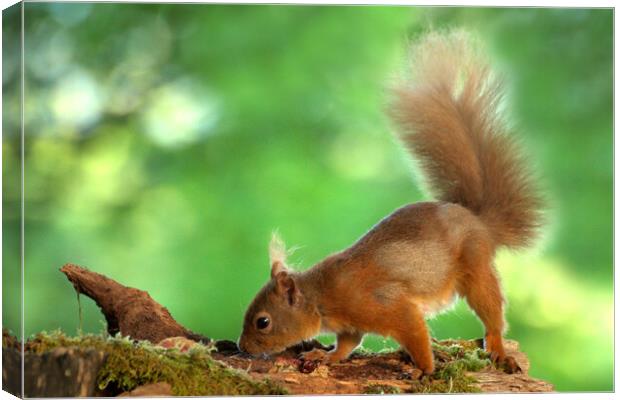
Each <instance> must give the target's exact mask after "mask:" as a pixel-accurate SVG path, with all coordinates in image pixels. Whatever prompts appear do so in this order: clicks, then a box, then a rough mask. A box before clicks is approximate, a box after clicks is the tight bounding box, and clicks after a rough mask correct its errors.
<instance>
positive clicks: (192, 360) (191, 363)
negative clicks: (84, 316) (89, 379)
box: [27, 332, 286, 396]
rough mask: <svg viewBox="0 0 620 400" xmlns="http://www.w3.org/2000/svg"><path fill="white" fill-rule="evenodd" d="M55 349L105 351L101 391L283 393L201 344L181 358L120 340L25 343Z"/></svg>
mask: <svg viewBox="0 0 620 400" xmlns="http://www.w3.org/2000/svg"><path fill="white" fill-rule="evenodd" d="M55 347H79V348H96V349H100V350H103V351H105V353H106V354H107V355H108V356H107V359H106V362H105V365H104V366H103V367H102V368H101V370H100V371H99V375H98V377H97V383H98V385H99V388H100V389H101V390H105V389H106V388H115V389H117V390H121V391H129V390H132V389H134V388H136V387H138V386H140V385H144V384H147V383H155V382H168V383H169V384H170V385H171V386H172V391H173V394H175V395H177V396H209V395H220V396H228V395H253V394H262V395H274V394H286V392H285V390H284V389H283V388H281V387H279V386H278V385H276V384H274V383H272V382H270V381H267V380H264V381H255V380H253V379H251V378H250V377H249V376H248V375H246V374H245V373H243V372H241V371H238V370H234V369H231V368H229V367H227V366H225V365H224V364H222V363H220V362H218V361H216V360H214V359H213V358H212V357H211V356H210V352H211V351H212V349H211V348H209V347H206V346H203V345H196V346H193V347H192V348H191V349H190V350H189V351H187V352H184V353H182V352H180V351H179V350H177V349H174V348H173V349H164V348H162V347H157V346H154V345H152V344H151V343H149V342H135V341H133V340H130V339H128V338H122V337H120V336H117V337H104V336H101V335H83V336H79V337H67V336H65V335H64V334H62V333H61V332H53V333H51V334H47V333H40V334H38V335H36V336H35V337H34V338H33V339H31V340H29V341H28V344H27V350H29V351H32V352H35V353H42V352H45V351H47V350H50V349H53V348H55Z"/></svg>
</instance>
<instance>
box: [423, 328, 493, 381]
mask: <svg viewBox="0 0 620 400" xmlns="http://www.w3.org/2000/svg"><path fill="white" fill-rule="evenodd" d="M433 351H434V352H435V353H436V354H441V356H442V358H443V360H442V361H440V362H438V363H437V368H436V371H435V373H434V374H433V376H432V377H424V378H422V379H421V380H420V381H418V382H414V383H413V384H412V391H413V392H415V393H476V392H480V389H479V388H478V387H477V386H475V383H476V380H475V379H474V378H472V377H471V376H467V374H466V372H469V371H472V372H473V371H479V370H481V369H483V368H484V367H486V366H488V365H490V364H491V362H490V360H489V356H488V354H487V353H486V352H485V351H484V350H482V349H480V348H479V347H478V346H477V345H476V343H475V342H473V341H466V340H463V341H457V340H447V341H443V342H441V343H433ZM436 358H437V357H436Z"/></svg>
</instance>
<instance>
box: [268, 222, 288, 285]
mask: <svg viewBox="0 0 620 400" xmlns="http://www.w3.org/2000/svg"><path fill="white" fill-rule="evenodd" d="M286 255H287V253H286V246H285V245H284V241H283V240H282V238H280V235H278V232H273V233H272V234H271V242H270V243H269V263H270V265H271V277H275V276H276V275H277V274H278V273H280V272H282V271H286Z"/></svg>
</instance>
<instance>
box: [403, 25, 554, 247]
mask: <svg viewBox="0 0 620 400" xmlns="http://www.w3.org/2000/svg"><path fill="white" fill-rule="evenodd" d="M412 63H413V70H412V74H411V79H409V80H407V81H405V82H403V83H401V84H400V85H399V86H397V87H396V88H395V89H394V95H395V96H394V101H393V103H392V107H391V114H392V117H393V118H394V120H395V121H396V122H397V124H398V125H399V127H400V135H399V136H400V138H401V139H402V141H403V142H404V144H405V145H406V147H407V149H408V150H409V151H410V152H411V153H412V155H413V157H414V159H416V160H417V161H418V162H419V166H420V168H421V170H422V172H423V174H424V176H425V178H426V181H427V184H428V186H429V188H430V190H431V192H432V194H433V195H434V196H435V198H436V199H438V200H441V201H445V202H450V203H457V204H460V205H462V206H463V207H465V208H467V209H469V210H470V211H471V212H473V213H474V214H475V215H477V216H478V217H479V218H480V219H481V220H482V221H483V223H484V224H485V225H486V227H487V229H488V230H489V232H490V233H491V236H492V239H493V242H494V245H495V246H496V247H497V246H507V247H513V248H519V247H525V246H527V245H529V244H531V242H532V241H533V239H535V237H536V234H537V231H538V227H539V226H540V223H541V218H542V212H541V205H542V201H541V197H540V195H539V193H538V192H537V191H536V189H535V187H534V184H533V179H532V177H531V175H530V173H529V172H528V169H527V167H526V165H525V162H524V160H523V157H522V155H521V153H520V151H519V149H518V147H517V145H516V143H515V141H514V138H513V137H512V136H510V132H509V129H508V126H507V124H506V122H505V121H504V119H503V117H502V115H501V114H500V110H499V108H500V103H501V100H502V96H503V86H502V81H501V79H499V78H498V77H497V76H496V75H494V74H493V73H492V72H491V69H490V67H489V65H488V63H487V62H486V61H485V58H484V57H483V56H482V54H481V53H480V51H479V48H478V44H477V43H476V42H475V41H474V40H473V39H472V38H471V37H470V36H469V35H467V34H466V33H464V32H461V31H453V32H448V33H431V34H428V35H426V36H425V38H424V39H423V40H422V41H421V42H419V43H418V44H417V45H416V46H415V47H414V49H413V51H412Z"/></svg>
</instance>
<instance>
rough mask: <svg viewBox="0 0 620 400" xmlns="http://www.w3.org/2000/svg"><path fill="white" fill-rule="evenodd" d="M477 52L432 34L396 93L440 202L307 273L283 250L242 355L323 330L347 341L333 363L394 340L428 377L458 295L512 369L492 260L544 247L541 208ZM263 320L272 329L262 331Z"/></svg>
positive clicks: (254, 310)
mask: <svg viewBox="0 0 620 400" xmlns="http://www.w3.org/2000/svg"><path fill="white" fill-rule="evenodd" d="M469 43H470V42H469V41H468V40H467V39H466V37H465V36H464V35H463V34H462V33H449V34H444V35H439V34H430V35H428V36H427V37H426V38H425V39H423V40H422V41H421V42H420V43H419V44H418V45H417V46H416V47H415V50H414V56H415V59H414V62H415V63H416V69H415V75H414V80H413V82H412V83H409V84H406V85H401V86H400V87H399V88H398V89H397V90H396V94H397V100H396V102H395V104H394V108H393V115H394V116H395V118H396V119H397V121H398V122H399V123H400V125H401V126H402V128H403V129H402V131H403V133H402V136H401V137H402V139H403V141H404V142H405V144H406V145H407V146H408V148H409V149H410V150H411V152H412V154H413V155H414V157H415V158H416V159H418V160H419V161H420V162H421V166H422V169H423V171H424V172H425V173H426V176H427V178H428V180H429V183H430V186H431V189H432V190H433V192H434V193H435V194H436V196H437V197H438V201H436V202H423V203H416V204H411V205H407V206H404V207H402V208H400V209H398V210H396V211H395V212H393V213H392V214H391V215H389V216H387V217H386V218H384V219H383V220H382V221H380V222H379V223H378V224H377V225H376V226H375V227H373V228H372V229H371V230H370V231H369V232H367V233H366V234H365V235H364V236H363V237H362V238H360V239H359V240H358V241H357V242H356V243H354V244H353V245H352V246H351V247H349V248H347V249H345V250H343V251H341V252H339V253H336V254H334V255H332V256H329V257H327V258H326V259H324V260H323V261H321V262H320V263H318V264H317V265H315V266H314V267H313V268H311V269H309V270H307V271H305V272H301V273H295V272H291V271H289V270H287V269H286V267H285V259H284V256H283V255H285V254H286V250H285V248H284V245H283V243H281V242H280V241H276V244H277V246H272V279H271V280H270V282H269V283H268V284H267V285H266V286H265V287H264V288H263V289H262V290H261V292H260V293H259V294H258V295H257V297H256V298H255V299H254V301H253V302H252V304H251V305H250V307H249V308H248V311H247V312H246V316H245V322H244V327H243V333H242V335H241V338H240V342H239V345H240V347H241V348H242V349H244V350H247V351H248V352H251V353H269V352H273V351H276V350H279V349H282V348H283V347H285V346H288V345H291V344H293V343H294V342H295V341H299V340H301V339H306V338H308V337H310V336H314V335H316V334H318V333H319V331H320V330H324V331H330V332H334V333H336V334H337V335H338V344H337V347H336V349H335V350H334V351H333V352H332V353H331V354H329V355H328V360H329V361H331V362H334V361H338V360H340V359H342V358H344V357H347V356H348V354H349V353H350V352H351V351H352V350H353V349H354V348H355V347H356V346H357V345H358V344H359V343H360V340H361V338H362V336H363V334H365V333H368V332H373V333H378V334H380V335H384V336H391V337H393V338H394V339H396V340H397V341H398V342H399V343H400V344H401V345H402V346H403V347H404V348H405V349H406V350H407V352H408V353H409V354H410V355H411V357H412V358H413V360H414V361H415V363H416V364H417V365H418V367H419V368H421V369H422V370H423V371H424V372H425V373H427V374H430V373H432V371H433V369H434V367H433V358H432V351H431V345H430V336H429V334H428V330H427V328H426V324H425V322H424V318H425V317H426V316H429V315H432V314H433V313H435V312H438V311H441V310H442V309H444V308H446V307H448V306H449V305H450V304H451V303H452V300H453V299H454V298H455V296H456V295H460V296H462V297H464V298H465V299H466V300H467V303H468V304H469V305H470V307H471V308H472V309H473V310H474V311H475V312H476V314H477V315H478V317H479V318H480V320H481V321H482V323H483V324H484V326H485V329H486V334H485V346H486V349H487V350H488V351H489V352H490V353H491V354H492V358H493V359H494V360H499V361H502V360H504V359H506V353H505V351H504V348H503V344H502V333H503V331H504V329H505V323H504V316H503V306H504V299H503V296H502V292H501V288H500V285H499V281H498V278H497V274H496V272H495V268H494V266H493V259H494V255H495V251H496V249H497V247H499V246H508V247H522V246H524V245H526V244H528V243H530V242H531V241H532V240H533V239H534V237H535V233H536V228H537V227H538V226H539V224H540V205H541V201H540V197H539V196H538V194H537V193H536V191H535V190H534V189H533V187H532V184H531V179H530V178H529V175H528V174H527V173H526V172H525V170H524V169H523V164H522V162H521V156H519V153H518V152H517V150H516V148H515V145H514V143H513V141H512V139H511V138H510V137H509V136H507V135H506V131H505V125H504V124H503V123H502V122H501V119H500V117H499V115H498V112H497V106H498V101H499V98H500V97H501V86H500V84H499V81H498V80H497V79H495V78H494V77H493V76H492V75H491V73H490V72H489V68H488V66H487V65H486V64H485V63H484V62H483V61H481V59H480V58H479V55H478V54H477V53H476V52H475V51H474V50H472V49H471V48H470V47H469ZM274 249H276V250H277V251H274ZM265 316H268V317H269V321H270V326H269V327H267V328H265V327H262V326H261V324H259V323H258V319H259V318H261V317H263V318H264V317H265ZM262 323H263V324H262V325H264V320H263V321H262ZM513 364H514V365H516V363H514V361H513Z"/></svg>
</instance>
